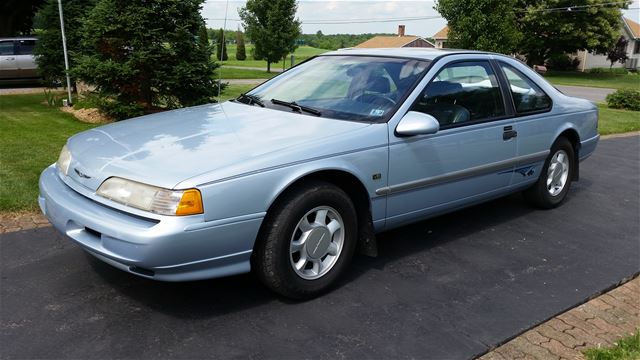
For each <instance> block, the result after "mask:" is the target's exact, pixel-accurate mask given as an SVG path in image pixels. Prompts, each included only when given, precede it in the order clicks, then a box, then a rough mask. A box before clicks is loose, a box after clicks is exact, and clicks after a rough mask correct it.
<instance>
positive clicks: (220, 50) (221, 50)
mask: <svg viewBox="0 0 640 360" xmlns="http://www.w3.org/2000/svg"><path fill="white" fill-rule="evenodd" d="M216 57H217V58H218V60H220V61H227V60H228V59H229V54H228V53H227V38H226V36H225V33H224V30H222V29H220V31H219V32H218V46H216Z"/></svg>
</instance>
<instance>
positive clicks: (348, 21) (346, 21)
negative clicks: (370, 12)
mask: <svg viewBox="0 0 640 360" xmlns="http://www.w3.org/2000/svg"><path fill="white" fill-rule="evenodd" d="M441 18H442V16H439V15H437V16H414V17H404V18H385V19H382V18H376V19H334V20H329V19H326V20H308V21H304V20H303V21H301V23H302V24H311V25H320V24H354V23H356V24H361V23H383V22H395V21H417V20H433V19H441ZM205 20H218V21H221V20H224V18H205ZM227 21H242V20H241V19H227Z"/></svg>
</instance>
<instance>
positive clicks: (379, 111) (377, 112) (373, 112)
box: [369, 109, 384, 116]
mask: <svg viewBox="0 0 640 360" xmlns="http://www.w3.org/2000/svg"><path fill="white" fill-rule="evenodd" d="M369 115H371V116H382V115H384V110H382V109H371V112H370V113H369Z"/></svg>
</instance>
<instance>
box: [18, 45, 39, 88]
mask: <svg viewBox="0 0 640 360" xmlns="http://www.w3.org/2000/svg"><path fill="white" fill-rule="evenodd" d="M17 43H18V51H17V55H16V61H17V62H18V64H17V66H18V77H20V78H36V77H38V66H37V65H36V61H35V58H34V57H33V48H34V47H35V46H36V41H35V40H33V39H25V40H19V41H18V42H17Z"/></svg>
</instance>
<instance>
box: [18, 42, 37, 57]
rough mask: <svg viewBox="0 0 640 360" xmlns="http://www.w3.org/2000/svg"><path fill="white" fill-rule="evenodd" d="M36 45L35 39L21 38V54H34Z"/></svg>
mask: <svg viewBox="0 0 640 360" xmlns="http://www.w3.org/2000/svg"><path fill="white" fill-rule="evenodd" d="M35 46H36V41H35V40H20V50H19V51H20V55H32V54H33V48H34V47H35Z"/></svg>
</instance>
